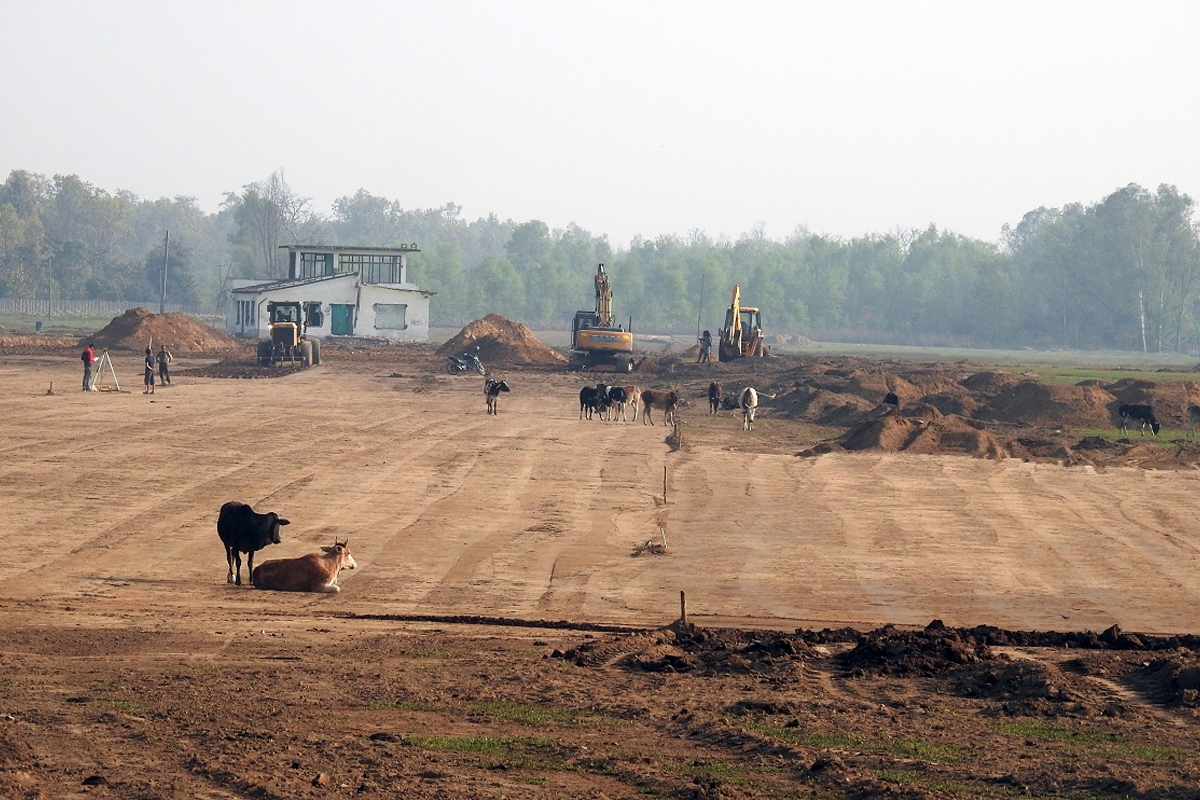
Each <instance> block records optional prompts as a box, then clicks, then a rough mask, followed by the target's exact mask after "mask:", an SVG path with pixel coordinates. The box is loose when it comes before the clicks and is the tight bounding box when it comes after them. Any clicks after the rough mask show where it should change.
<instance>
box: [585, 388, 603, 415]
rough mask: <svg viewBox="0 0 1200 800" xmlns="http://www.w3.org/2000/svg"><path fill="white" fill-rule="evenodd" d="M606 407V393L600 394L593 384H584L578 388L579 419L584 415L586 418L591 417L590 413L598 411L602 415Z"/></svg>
mask: <svg viewBox="0 0 1200 800" xmlns="http://www.w3.org/2000/svg"><path fill="white" fill-rule="evenodd" d="M607 408H608V395H607V393H604V394H601V393H600V392H599V391H597V389H596V387H595V386H585V387H583V388H582V389H580V390H579V418H580V419H583V418H584V417H585V416H586V417H587V418H588V419H591V418H592V415H593V414H595V413H596V412H600V414H601V415H603V413H604V411H605V410H606V409H607ZM602 418H603V417H602Z"/></svg>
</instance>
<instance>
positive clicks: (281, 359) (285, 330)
mask: <svg viewBox="0 0 1200 800" xmlns="http://www.w3.org/2000/svg"><path fill="white" fill-rule="evenodd" d="M267 320H268V321H267V335H268V338H267V339H265V340H262V341H260V342H259V343H258V365H259V366H260V367H269V366H274V365H276V364H283V363H291V364H296V363H299V364H300V366H301V367H311V366H315V365H317V364H320V363H321V342H320V340H319V339H312V338H309V336H308V319H307V318H306V316H305V314H304V306H303V304H301V303H298V302H290V301H286V302H285V301H272V302H269V303H267Z"/></svg>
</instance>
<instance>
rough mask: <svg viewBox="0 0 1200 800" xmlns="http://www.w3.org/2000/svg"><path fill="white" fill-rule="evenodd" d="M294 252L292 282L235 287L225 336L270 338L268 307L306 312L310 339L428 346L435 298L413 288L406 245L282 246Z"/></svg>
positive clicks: (411, 249)
mask: <svg viewBox="0 0 1200 800" xmlns="http://www.w3.org/2000/svg"><path fill="white" fill-rule="evenodd" d="M280 249H286V250H287V251H288V278H287V279H286V280H280V281H271V282H269V283H263V282H261V281H256V280H246V279H240V280H237V281H230V284H229V285H230V286H231V288H230V301H231V302H230V303H229V307H228V310H227V311H226V312H225V331H226V333H229V334H230V335H232V336H251V337H254V338H256V339H267V338H269V336H270V334H269V332H268V330H267V322H268V319H267V303H268V302H280V301H281V302H292V303H296V302H298V303H301V304H303V306H304V312H305V317H306V319H307V320H308V335H309V336H312V337H313V338H317V339H323V338H326V337H329V336H367V337H378V338H385V339H396V340H400V341H408V342H424V341H428V340H429V299H430V298H431V297H432V296H433V294H434V293H433V292H426V291H423V290H422V289H419V288H417V287H416V286H414V285H412V284H410V283H409V282H408V263H407V257H408V254H409V253H417V252H420V251H419V250H418V249H417V246H416V245H415V244H413V245H401V246H400V247H340V246H329V245H296V244H291V245H281V246H280Z"/></svg>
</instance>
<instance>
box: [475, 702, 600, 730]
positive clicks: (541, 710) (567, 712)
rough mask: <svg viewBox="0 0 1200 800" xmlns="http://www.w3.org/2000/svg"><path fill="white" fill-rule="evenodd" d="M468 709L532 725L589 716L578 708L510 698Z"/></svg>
mask: <svg viewBox="0 0 1200 800" xmlns="http://www.w3.org/2000/svg"><path fill="white" fill-rule="evenodd" d="M467 708H468V710H470V711H478V712H479V713H482V714H487V715H488V716H489V717H499V718H500V719H507V720H512V721H513V722H528V723H530V724H532V725H545V724H548V723H572V722H577V721H578V720H579V719H580V718H582V717H585V716H591V715H590V714H589V713H588V712H586V711H584V710H582V709H578V708H547V707H546V706H532V705H525V704H523V703H515V702H513V701H511V700H488V701H485V702H482V703H471V704H470V705H469V706H467Z"/></svg>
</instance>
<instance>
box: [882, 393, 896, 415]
mask: <svg viewBox="0 0 1200 800" xmlns="http://www.w3.org/2000/svg"><path fill="white" fill-rule="evenodd" d="M883 404H884V405H885V406H891V409H890V410H891V411H899V410H900V398H899V397H897V396H896V393H895V392H888V393H887V394H885V395H884V396H883Z"/></svg>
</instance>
